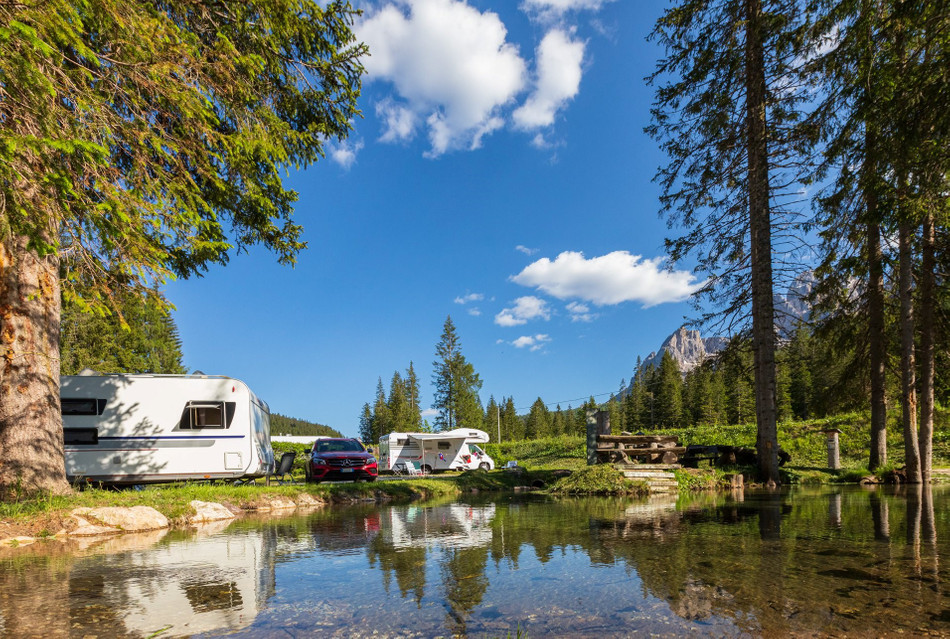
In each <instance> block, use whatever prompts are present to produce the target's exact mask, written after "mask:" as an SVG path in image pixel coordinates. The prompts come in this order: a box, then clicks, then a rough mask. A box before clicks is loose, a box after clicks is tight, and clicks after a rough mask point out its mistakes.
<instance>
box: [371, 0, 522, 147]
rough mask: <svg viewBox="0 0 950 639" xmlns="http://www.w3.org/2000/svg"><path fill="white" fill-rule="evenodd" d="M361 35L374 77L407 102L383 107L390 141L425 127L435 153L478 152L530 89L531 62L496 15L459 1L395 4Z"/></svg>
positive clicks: (373, 19) (378, 13) (421, 0)
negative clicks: (507, 108) (508, 107)
mask: <svg viewBox="0 0 950 639" xmlns="http://www.w3.org/2000/svg"><path fill="white" fill-rule="evenodd" d="M356 33H357V36H358V38H359V39H360V40H362V41H364V42H366V44H367V45H369V49H370V54H371V55H370V57H368V58H366V59H365V61H364V63H365V65H366V70H367V74H368V78H369V79H370V80H385V81H389V82H391V83H392V84H393V87H394V89H395V91H396V92H397V93H398V95H399V96H400V97H401V99H402V100H403V104H402V105H400V106H398V107H396V105H395V103H394V102H391V103H387V102H385V101H384V102H383V103H381V104H383V106H382V107H377V108H379V109H381V113H382V114H383V118H384V120H385V126H386V130H385V132H384V133H383V135H382V138H381V139H383V140H384V141H396V140H407V139H410V138H411V137H412V135H413V134H414V131H415V129H416V123H417V122H425V123H426V126H427V127H428V135H429V141H430V143H431V145H432V146H431V149H430V151H429V153H428V155H430V156H433V157H435V156H439V155H441V154H443V153H445V152H446V151H449V150H453V149H460V148H470V149H471V148H478V146H479V145H480V144H481V139H482V137H483V136H485V135H488V134H489V133H491V132H492V131H495V130H497V129H498V128H500V127H501V126H503V125H504V120H502V119H501V117H499V110H500V108H501V107H502V106H503V105H505V104H508V103H509V102H511V101H513V100H514V98H515V97H516V96H517V94H518V93H520V92H521V91H522V89H523V88H524V84H525V62H524V60H522V58H521V56H520V54H519V52H518V48H517V47H516V46H515V45H513V44H511V43H509V42H507V41H506V38H507V30H506V29H505V25H504V24H503V23H502V22H501V20H500V19H499V17H498V15H497V14H495V13H492V12H488V11H486V12H484V13H482V12H479V11H478V9H476V8H474V7H471V6H469V5H468V4H467V3H465V2H463V1H460V0H397V1H396V2H395V3H392V4H388V5H386V6H384V7H382V8H381V9H380V10H379V11H376V12H375V13H373V14H371V15H369V16H368V17H367V18H366V19H365V20H363V21H362V22H360V23H359V24H358V25H357V26H356Z"/></svg>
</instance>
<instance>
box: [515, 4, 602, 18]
mask: <svg viewBox="0 0 950 639" xmlns="http://www.w3.org/2000/svg"><path fill="white" fill-rule="evenodd" d="M612 1H613V0H523V1H522V3H521V10H522V11H524V12H525V13H527V14H528V15H529V16H531V17H532V18H534V19H535V20H539V21H542V22H552V21H556V20H560V19H562V18H563V17H564V15H565V14H567V13H570V12H571V11H584V10H588V11H599V10H600V8H601V7H602V6H604V5H605V4H607V3H608V2H612Z"/></svg>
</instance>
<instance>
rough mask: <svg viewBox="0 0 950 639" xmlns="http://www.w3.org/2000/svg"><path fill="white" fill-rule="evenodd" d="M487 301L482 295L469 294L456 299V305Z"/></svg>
mask: <svg viewBox="0 0 950 639" xmlns="http://www.w3.org/2000/svg"><path fill="white" fill-rule="evenodd" d="M483 299H485V296H484V295H482V294H481V293H469V294H467V295H459V296H458V297H456V298H455V303H456V304H468V303H469V302H481V301H482V300H483Z"/></svg>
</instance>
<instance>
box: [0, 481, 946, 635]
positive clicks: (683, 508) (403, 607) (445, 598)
mask: <svg viewBox="0 0 950 639" xmlns="http://www.w3.org/2000/svg"><path fill="white" fill-rule="evenodd" d="M948 497H950V494H948V492H947V490H945V489H940V490H938V491H937V492H934V491H933V490H931V489H930V488H929V487H908V488H905V489H902V490H900V491H896V492H885V491H883V490H880V489H875V490H850V489H849V490H832V491H828V490H812V491H807V490H802V491H795V492H787V491H786V492H781V491H773V492H747V493H745V494H743V493H738V494H733V495H717V496H710V495H700V496H696V497H691V498H688V499H682V498H681V499H675V498H672V497H659V498H655V499H652V500H639V501H634V500H629V499H604V498H598V499H593V498H591V499H571V500H549V499H544V498H537V497H530V496H507V497H505V498H502V499H497V500H495V501H491V500H484V499H479V500H469V501H468V502H465V503H461V502H459V503H446V504H434V505H432V504H430V505H411V506H394V507H377V506H375V505H364V506H359V507H346V508H337V509H326V510H321V511H317V512H314V513H313V514H311V515H308V516H293V517H288V518H286V519H280V520H274V519H262V520H259V521H254V520H245V521H242V522H239V523H237V524H232V525H231V526H230V527H228V528H227V529H226V530H223V531H222V530H206V531H204V532H202V533H199V534H195V535H191V534H183V533H170V534H168V535H163V534H158V535H153V536H152V537H150V538H148V537H142V536H127V537H122V538H118V539H115V540H112V541H111V542H109V543H108V544H107V545H103V546H97V547H92V548H79V547H74V548H71V549H69V550H67V548H65V547H63V546H62V545H60V544H48V545H47V550H46V551H43V552H38V551H36V550H23V551H20V552H14V551H9V552H7V551H5V552H7V555H6V556H2V555H0V561H2V565H0V624H2V625H0V634H2V635H4V636H11V637H21V636H22V637H27V636H44V637H60V636H61V637H74V636H84V635H94V636H97V637H99V638H100V639H105V638H107V637H146V636H149V635H151V634H152V633H155V632H157V631H163V632H162V633H161V634H160V635H159V636H161V637H180V636H201V637H212V636H221V635H224V634H227V635H229V636H237V637H271V636H273V637H278V636H280V637H309V636H340V637H353V636H357V637H358V636H365V637H369V636H379V637H395V636H400V637H430V636H451V635H457V636H477V637H484V636H499V637H502V636H506V635H508V634H509V633H512V634H514V633H515V631H516V630H517V629H518V628H520V629H521V630H523V631H525V632H526V633H527V634H528V635H529V636H531V637H539V636H581V637H583V636H597V637H604V636H607V637H612V636H618V637H620V636H630V635H632V634H654V635H660V636H664V635H666V636H673V635H684V634H689V635H710V636H785V635H808V636H859V635H860V636H869V635H882V634H897V633H901V634H905V635H912V636H914V635H920V634H925V633H933V634H938V635H939V634H950V614H948V613H947V612H946V610H948V609H950V606H948V603H950V602H948V600H947V592H946V589H945V588H944V586H943V584H944V583H947V581H948V575H947V570H946V568H945V567H944V566H943V565H942V564H941V562H940V556H941V551H943V550H944V549H945V547H946V545H947V541H946V540H948V539H950V530H947V527H948V526H950V520H948V518H947V517H944V516H942V513H944V512H947V508H946V506H947V503H948ZM38 620H42V621H41V622H38Z"/></svg>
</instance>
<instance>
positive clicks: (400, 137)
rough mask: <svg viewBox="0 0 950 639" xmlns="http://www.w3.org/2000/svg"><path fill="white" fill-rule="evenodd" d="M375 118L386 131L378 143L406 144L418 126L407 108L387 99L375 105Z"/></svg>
mask: <svg viewBox="0 0 950 639" xmlns="http://www.w3.org/2000/svg"><path fill="white" fill-rule="evenodd" d="M376 117H378V118H379V119H380V120H382V121H383V122H384V123H385V127H386V130H385V131H383V134H382V135H381V136H380V137H379V141H380V142H407V141H409V140H411V139H412V138H413V136H414V135H415V133H416V126H417V124H418V122H417V120H418V118H417V116H416V114H415V113H413V111H412V109H410V108H409V107H407V106H405V105H402V104H397V103H396V101H395V100H393V99H392V98H387V99H385V100H382V101H381V102H378V103H377V104H376Z"/></svg>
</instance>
